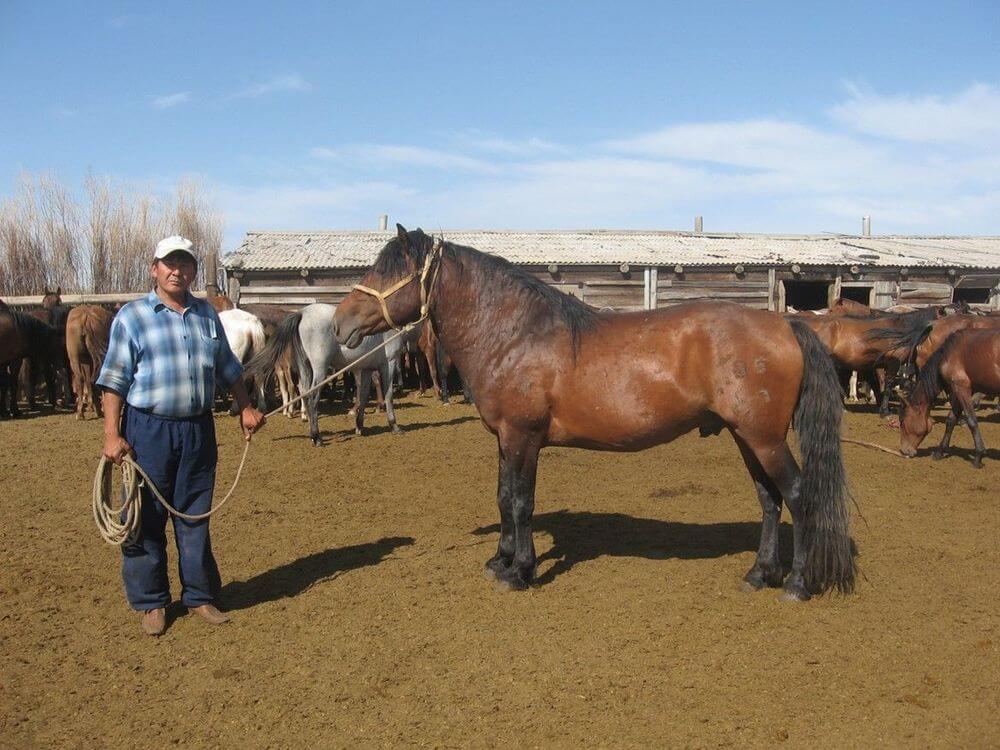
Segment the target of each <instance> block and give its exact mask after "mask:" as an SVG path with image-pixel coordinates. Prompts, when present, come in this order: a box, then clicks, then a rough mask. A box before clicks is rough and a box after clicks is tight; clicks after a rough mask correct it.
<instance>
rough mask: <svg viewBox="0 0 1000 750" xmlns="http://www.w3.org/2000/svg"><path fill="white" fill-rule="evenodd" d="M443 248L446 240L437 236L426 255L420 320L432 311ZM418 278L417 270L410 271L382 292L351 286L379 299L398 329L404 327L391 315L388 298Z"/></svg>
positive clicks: (422, 277)
mask: <svg viewBox="0 0 1000 750" xmlns="http://www.w3.org/2000/svg"><path fill="white" fill-rule="evenodd" d="M443 250H444V241H443V240H442V239H440V238H435V240H434V246H433V247H432V248H431V251H430V252H429V253H427V255H426V256H424V267H423V269H421V271H420V276H419V279H420V318H419V319H418V320H423V319H424V318H426V317H427V315H428V314H429V313H430V307H431V296H432V293H433V291H434V288H435V286H434V282H435V281H436V280H437V275H438V271H439V270H440V268H441V263H440V260H441V253H442V251H443ZM416 278H418V277H417V273H416V272H415V271H414V272H412V273H408V274H407V275H406V276H404V277H403V278H401V279H400V280H399V281H397V282H396V283H395V284H393V285H392V286H391V287H389V288H388V289H386V290H384V291H381V292H380V291H379V290H377V289H372V288H371V287H367V286H363V285H361V284H355V285H354V286H353V287H351V288H352V289H357V290H358V291H359V292H363V293H364V294H369V295H371V296H372V297H374V298H375V299H377V300H378V302H379V305H381V307H382V317H383V318H384V319H385V322H386V323H388V325H389V327H390V328H392V329H393V330H395V331H398V330H400V328H402V326H399V325H396V322H395V321H394V320H393V319H392V316H391V315H389V306H388V305H387V304H386V300H387V299H388V298H389V297H391V296H392V295H394V294H395V293H396V292H398V291H399V290H400V289H402V288H403V287H405V286H406V285H407V284H409V283H410V282H411V281H413V280H414V279H416Z"/></svg>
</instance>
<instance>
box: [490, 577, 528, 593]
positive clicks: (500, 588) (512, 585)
mask: <svg viewBox="0 0 1000 750" xmlns="http://www.w3.org/2000/svg"><path fill="white" fill-rule="evenodd" d="M493 590H494V591H497V592H499V593H502V594H506V593H507V592H509V591H527V590H528V584H527V583H525V582H524V581H522V580H521V579H520V578H515V579H513V580H510V579H507V578H497V579H496V580H494V581H493Z"/></svg>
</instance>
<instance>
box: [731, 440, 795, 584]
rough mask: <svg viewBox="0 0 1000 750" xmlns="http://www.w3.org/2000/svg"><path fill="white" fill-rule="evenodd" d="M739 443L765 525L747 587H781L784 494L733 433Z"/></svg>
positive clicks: (747, 580) (745, 445)
mask: <svg viewBox="0 0 1000 750" xmlns="http://www.w3.org/2000/svg"><path fill="white" fill-rule="evenodd" d="M733 438H734V439H735V440H736V445H737V446H739V449H740V454H741V455H742V456H743V462H744V463H745V464H746V466H747V470H748V471H749V472H750V477H751V478H752V479H753V484H754V487H755V488H756V490H757V499H758V500H760V508H761V513H762V516H761V525H760V546H759V547H758V548H757V560H756V561H755V562H754V564H753V567H752V568H750V570H749V571H747V574H746V575H745V576H743V580H744V581H745V584H744V585H745V587H746V588H747V589H748V590H751V589H752V590H755V591H756V590H759V589H762V588H764V587H765V586H771V587H772V588H777V587H779V586H781V582H782V579H783V577H784V576H783V574H782V570H781V561H780V560H779V557H778V525H779V523H780V521H781V493H780V492H779V491H778V488H777V487H776V486H775V484H774V482H773V481H772V480H771V478H770V477H769V476H768V475H767V472H765V471H764V468H763V467H762V466H761V465H760V461H758V460H757V457H756V456H755V455H754V453H753V451H751V450H750V448H749V447H748V446H747V444H746V443H745V442H744V441H743V440H742V439H741V438H739V437H737V436H736V435H733Z"/></svg>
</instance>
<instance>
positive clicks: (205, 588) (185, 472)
mask: <svg viewBox="0 0 1000 750" xmlns="http://www.w3.org/2000/svg"><path fill="white" fill-rule="evenodd" d="M122 436H123V437H124V438H125V440H127V441H128V442H129V444H130V445H131V446H132V449H133V450H134V451H135V456H136V461H137V463H138V464H139V466H141V467H142V469H143V471H145V472H146V473H147V474H148V475H149V478H150V479H152V480H153V483H154V484H156V486H157V488H158V489H159V490H160V494H162V495H163V497H165V498H166V499H167V501H168V502H169V503H170V504H171V505H172V506H174V508H176V509H177V510H179V511H181V512H183V513H190V514H197V513H204V512H206V511H207V510H209V509H210V508H211V507H212V491H213V490H214V488H215V465H216V460H217V446H216V443H215V421H214V419H213V418H212V414H211V412H209V413H206V414H204V415H201V416H197V417H190V418H182V419H172V418H169V417H158V416H155V415H153V414H149V413H146V412H142V411H139V410H137V409H133V408H129V407H126V415H125V429H124V432H123V435H122ZM168 516H169V514H168V513H167V511H166V509H165V508H164V507H163V506H162V505H161V504H160V503H159V501H158V500H157V499H156V498H155V497H154V496H153V493H152V492H150V491H149V489H147V488H145V487H143V490H142V524H141V526H142V533H141V534H140V536H139V539H138V540H137V541H136V542H135V544H132V545H128V546H125V547H123V548H122V553H123V555H122V579H123V580H124V582H125V596H126V597H127V598H128V601H129V604H131V605H132V608H133V609H137V610H140V611H144V610H149V609H155V608H157V607H166V606H167V605H168V604H169V603H170V583H169V580H168V578H167V533H166V530H167V518H168ZM169 517H170V518H172V519H173V523H174V538H175V540H176V542H177V555H178V566H179V568H180V578H181V588H182V591H181V603H182V604H184V605H185V606H187V607H198V606H200V605H202V604H207V603H208V602H211V601H212V600H213V599H215V598H216V596H218V594H219V589H220V587H221V580H220V578H219V568H218V566H217V565H216V563H215V557H214V556H213V555H212V542H211V540H210V539H209V536H208V522H209V519H207V518H206V519H205V520H203V521H194V522H190V521H185V520H183V519H180V518H177V517H175V516H169Z"/></svg>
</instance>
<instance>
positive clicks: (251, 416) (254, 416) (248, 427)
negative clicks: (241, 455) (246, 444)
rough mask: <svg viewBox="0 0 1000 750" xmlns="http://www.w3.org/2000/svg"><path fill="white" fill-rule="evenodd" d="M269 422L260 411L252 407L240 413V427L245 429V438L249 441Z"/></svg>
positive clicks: (245, 408)
mask: <svg viewBox="0 0 1000 750" xmlns="http://www.w3.org/2000/svg"><path fill="white" fill-rule="evenodd" d="M266 421H267V420H266V419H265V418H264V415H263V414H262V413H261V411H260V410H259V409H255V408H253V407H252V406H247V407H244V408H243V410H242V411H241V412H240V427H242V428H243V436H244V437H245V438H246V439H247V440H249V439H250V436H251V435H253V434H254V433H255V432H257V430H259V429H260V428H261V427H263V426H264V423H265V422H266Z"/></svg>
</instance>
